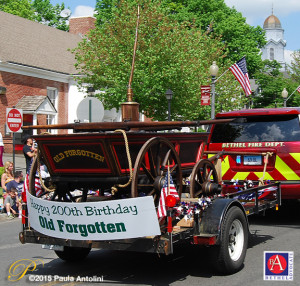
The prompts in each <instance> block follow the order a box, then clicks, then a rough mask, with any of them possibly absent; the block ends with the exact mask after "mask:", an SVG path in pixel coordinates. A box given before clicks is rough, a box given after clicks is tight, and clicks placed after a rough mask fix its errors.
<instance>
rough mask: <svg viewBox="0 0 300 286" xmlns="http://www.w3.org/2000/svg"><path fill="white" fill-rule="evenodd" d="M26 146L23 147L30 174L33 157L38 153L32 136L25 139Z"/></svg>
mask: <svg viewBox="0 0 300 286" xmlns="http://www.w3.org/2000/svg"><path fill="white" fill-rule="evenodd" d="M24 143H25V145H24V147H23V154H24V157H25V160H26V174H29V172H30V167H31V163H32V159H33V157H34V156H35V154H36V149H35V148H34V146H33V139H32V138H31V136H29V135H28V136H27V137H25V139H24Z"/></svg>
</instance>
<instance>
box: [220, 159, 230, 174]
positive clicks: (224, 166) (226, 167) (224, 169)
mask: <svg viewBox="0 0 300 286" xmlns="http://www.w3.org/2000/svg"><path fill="white" fill-rule="evenodd" d="M229 169H230V164H229V160H228V156H226V157H225V158H224V160H223V161H222V175H224V174H226V172H227V171H228V170H229Z"/></svg>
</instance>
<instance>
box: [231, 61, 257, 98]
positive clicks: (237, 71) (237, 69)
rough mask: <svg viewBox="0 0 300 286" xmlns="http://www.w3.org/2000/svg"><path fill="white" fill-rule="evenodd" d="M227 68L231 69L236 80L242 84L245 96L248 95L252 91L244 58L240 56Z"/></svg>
mask: <svg viewBox="0 0 300 286" xmlns="http://www.w3.org/2000/svg"><path fill="white" fill-rule="evenodd" d="M229 69H230V70H231V72H232V73H233V75H234V76H235V78H236V79H237V80H238V82H239V83H240V85H241V86H242V88H243V90H244V92H245V94H246V96H248V95H250V94H251V93H252V92H251V87H250V81H249V76H248V71H247V64H246V58H245V57H242V58H241V59H240V60H239V61H237V62H236V63H235V64H234V65H232V66H231V67H230V68H229Z"/></svg>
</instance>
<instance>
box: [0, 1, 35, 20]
mask: <svg viewBox="0 0 300 286" xmlns="http://www.w3.org/2000/svg"><path fill="white" fill-rule="evenodd" d="M0 10H1V11H3V12H6V13H9V14H13V15H16V16H19V17H22V18H26V19H29V20H33V19H34V10H33V9H32V4H31V1H30V0H0Z"/></svg>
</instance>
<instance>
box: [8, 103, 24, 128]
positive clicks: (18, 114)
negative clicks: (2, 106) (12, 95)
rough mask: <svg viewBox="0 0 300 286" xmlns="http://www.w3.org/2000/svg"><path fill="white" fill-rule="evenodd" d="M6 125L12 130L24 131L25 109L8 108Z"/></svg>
mask: <svg viewBox="0 0 300 286" xmlns="http://www.w3.org/2000/svg"><path fill="white" fill-rule="evenodd" d="M6 125H7V128H8V131H10V132H23V130H22V129H21V127H22V125H23V110H22V109H16V108H6Z"/></svg>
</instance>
